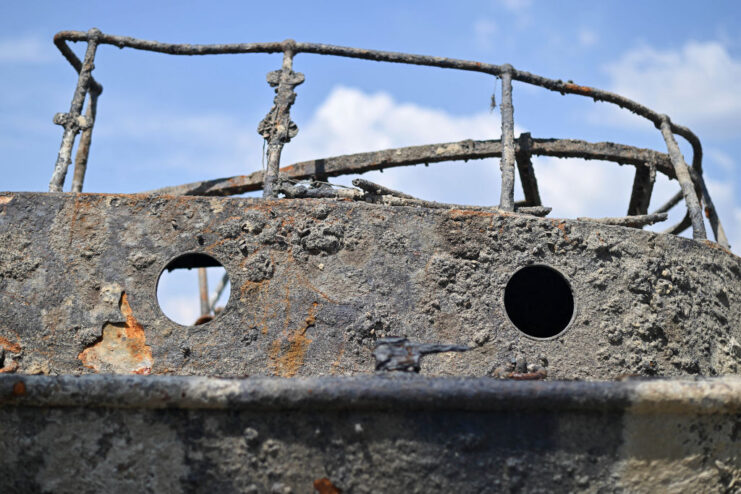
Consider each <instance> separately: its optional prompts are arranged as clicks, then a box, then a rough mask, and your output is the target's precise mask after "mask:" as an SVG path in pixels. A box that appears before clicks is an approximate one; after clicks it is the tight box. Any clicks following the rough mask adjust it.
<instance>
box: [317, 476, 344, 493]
mask: <svg viewBox="0 0 741 494" xmlns="http://www.w3.org/2000/svg"><path fill="white" fill-rule="evenodd" d="M314 490H316V491H317V492H318V493H319V494H342V490H341V489H339V488H337V487H335V485H334V484H333V483H332V481H331V480H329V479H328V478H327V477H322V478H321V479H316V480H315V481H314Z"/></svg>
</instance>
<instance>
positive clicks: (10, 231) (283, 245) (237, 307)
mask: <svg viewBox="0 0 741 494" xmlns="http://www.w3.org/2000/svg"><path fill="white" fill-rule="evenodd" d="M0 235H1V236H2V238H3V239H4V243H3V244H2V245H1V246H0V268H1V270H0V314H1V315H2V325H0V338H2V339H0V346H2V348H3V349H4V362H3V368H4V369H6V371H14V372H18V373H23V374H37V373H42V374H82V373H94V372H103V373H119V374H121V373H135V372H136V373H144V374H146V373H152V374H186V375H210V376H232V377H241V376H246V375H250V376H254V375H276V376H283V377H292V376H311V375H328V374H337V375H354V374H367V373H371V372H373V369H374V368H375V364H374V361H373V357H372V355H371V353H372V350H373V348H374V346H375V342H376V340H377V339H378V338H382V337H384V336H394V335H404V336H406V337H408V338H409V339H410V340H411V341H415V342H420V343H441V344H455V345H465V346H470V347H473V350H470V351H468V352H465V353H461V354H455V355H454V356H453V355H451V354H440V355H434V356H430V357H427V358H426V360H425V363H424V365H423V368H422V372H423V373H426V374H428V375H438V376H440V375H468V376H486V375H489V373H490V372H491V371H492V369H494V368H497V367H499V366H501V365H502V364H505V363H507V362H509V361H510V360H511V359H513V358H516V357H518V356H521V357H523V358H524V359H526V360H527V362H537V361H539V360H542V358H543V357H545V358H546V359H547V361H548V376H549V378H553V379H574V378H579V379H614V378H616V377H619V376H622V375H625V374H634V375H660V376H661V375H663V376H682V375H688V374H700V375H716V374H720V375H722V374H736V373H738V372H739V371H740V370H741V258H739V257H737V256H735V255H734V254H732V253H730V252H729V251H726V250H724V249H722V248H720V247H718V246H717V244H714V243H711V242H705V241H693V240H689V239H684V238H679V237H675V236H673V235H660V234H655V233H651V232H645V231H640V230H636V229H633V228H624V227H616V226H610V225H601V224H596V223H591V222H585V221H573V220H560V219H550V218H536V217H533V216H527V215H519V214H512V213H501V212H499V213H497V212H486V211H473V210H460V209H428V208H422V207H395V206H381V205H375V204H367V203H363V202H354V201H337V200H328V199H294V200H288V199H284V200H276V201H262V200H249V199H232V198H203V197H179V198H173V197H156V196H140V195H134V196H130V195H106V194H32V193H15V194H13V193H2V194H0ZM185 253H197V254H200V253H202V254H209V255H211V256H213V257H214V258H215V259H217V260H219V261H220V262H221V263H222V264H223V265H224V267H225V268H226V271H227V273H228V274H229V276H230V278H231V282H232V287H233V289H232V291H231V298H230V301H229V303H228V304H227V306H226V309H225V310H224V312H223V313H222V314H220V315H219V317H217V318H215V319H214V320H213V321H211V322H209V323H207V324H203V325H201V326H192V327H183V326H180V325H178V324H175V323H173V322H172V321H170V320H169V319H168V318H167V317H166V316H165V315H164V314H163V313H162V311H161V310H160V308H159V306H158V303H157V298H156V286H157V280H158V277H159V275H160V272H161V271H162V270H163V269H164V267H165V266H166V265H167V264H168V263H169V262H170V261H171V260H172V259H173V258H175V257H177V256H179V255H182V254H185ZM533 264H545V265H549V266H552V267H553V268H555V269H557V270H558V271H559V272H561V273H563V274H564V276H565V277H566V278H567V279H568V281H569V283H570V286H571V288H572V289H573V292H574V294H573V295H574V301H575V306H576V312H575V314H574V316H573V320H572V321H571V323H570V325H569V327H568V329H566V331H564V332H563V333H562V334H560V335H559V336H558V337H557V338H555V339H547V340H543V339H533V338H530V337H528V336H527V335H525V334H523V333H522V332H520V331H519V330H518V329H517V328H515V327H514V326H513V325H512V323H511V322H510V321H509V319H508V317H507V315H506V313H505V310H504V307H503V302H502V299H503V292H504V288H505V285H506V284H507V282H508V280H509V279H510V277H511V276H512V274H513V273H515V272H516V271H517V270H518V269H520V268H522V267H523V266H527V265H533ZM194 304H197V300H194ZM118 336H122V337H123V336H126V339H125V340H124V339H123V338H118ZM117 342H121V343H120V344H118V343H117Z"/></svg>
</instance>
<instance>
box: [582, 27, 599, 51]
mask: <svg viewBox="0 0 741 494" xmlns="http://www.w3.org/2000/svg"><path fill="white" fill-rule="evenodd" d="M578 38H579V44H580V45H582V46H583V47H585V48H588V47H590V46H593V45H595V44H597V42H598V41H599V36H597V33H595V32H594V31H592V30H591V29H582V30H581V31H579V36H578Z"/></svg>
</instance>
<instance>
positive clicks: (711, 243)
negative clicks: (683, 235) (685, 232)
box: [703, 239, 734, 255]
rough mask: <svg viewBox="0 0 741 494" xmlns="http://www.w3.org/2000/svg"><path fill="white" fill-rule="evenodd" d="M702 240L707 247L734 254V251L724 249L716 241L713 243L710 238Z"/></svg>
mask: <svg viewBox="0 0 741 494" xmlns="http://www.w3.org/2000/svg"><path fill="white" fill-rule="evenodd" d="M703 242H704V243H705V245H707V246H708V247H710V248H712V249H718V250H720V251H723V252H725V253H726V254H731V255H734V253H733V252H731V251H730V250H728V249H726V248H725V247H723V246H722V245H720V244H718V243H715V242H713V241H712V240H707V239H706V240H703Z"/></svg>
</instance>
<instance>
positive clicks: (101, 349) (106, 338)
mask: <svg viewBox="0 0 741 494" xmlns="http://www.w3.org/2000/svg"><path fill="white" fill-rule="evenodd" d="M120 306H121V313H122V314H123V315H124V317H126V322H125V323H123V324H122V323H111V322H106V323H105V324H104V325H103V336H102V338H101V339H100V341H98V342H97V343H95V344H93V345H91V346H89V347H88V348H86V349H85V350H83V351H82V352H81V353H80V354H79V355H78V357H77V358H79V359H80V360H81V361H82V365H84V366H85V367H87V368H89V369H93V370H95V371H96V372H101V371H103V372H113V373H116V374H149V373H150V372H151V371H152V362H153V361H152V349H151V347H149V346H147V344H146V335H145V334H144V329H143V328H142V326H141V324H139V322H138V321H137V320H136V318H135V317H134V314H133V311H132V310H131V306H130V305H129V301H128V297H127V296H126V293H125V292H124V293H123V294H122V295H121V302H120Z"/></svg>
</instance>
